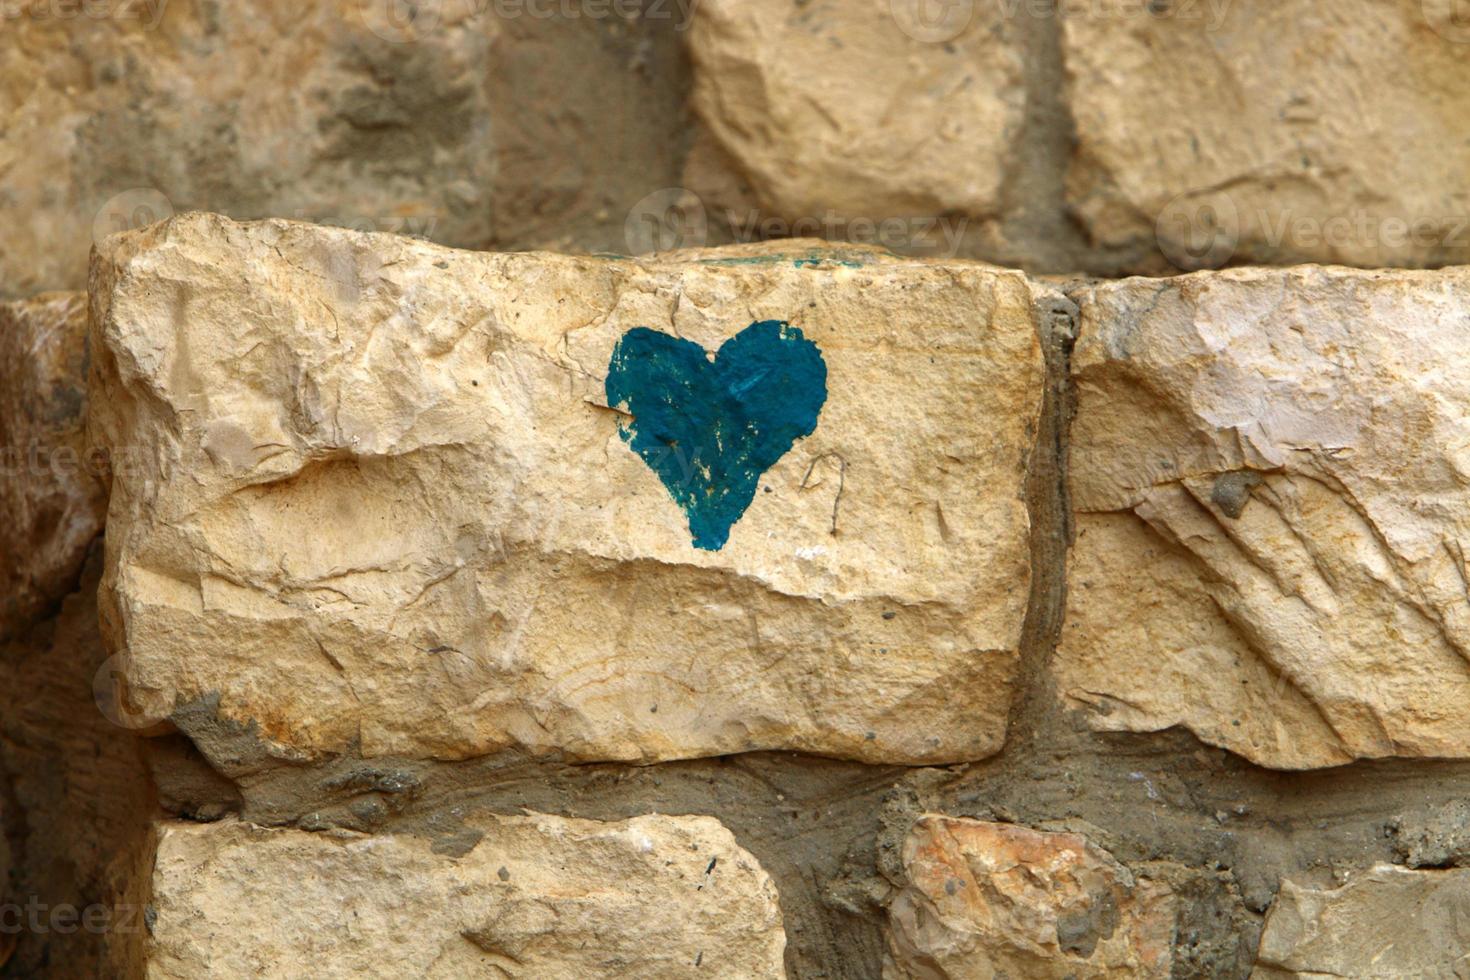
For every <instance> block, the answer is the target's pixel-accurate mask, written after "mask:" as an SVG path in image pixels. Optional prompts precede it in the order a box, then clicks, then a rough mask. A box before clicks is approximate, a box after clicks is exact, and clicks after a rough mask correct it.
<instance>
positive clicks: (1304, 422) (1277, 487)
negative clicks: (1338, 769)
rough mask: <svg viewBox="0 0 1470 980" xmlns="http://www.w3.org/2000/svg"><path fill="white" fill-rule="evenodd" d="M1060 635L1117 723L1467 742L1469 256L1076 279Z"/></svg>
mask: <svg viewBox="0 0 1470 980" xmlns="http://www.w3.org/2000/svg"><path fill="white" fill-rule="evenodd" d="M1081 306H1082V315H1081V325H1080V338H1079V340H1078V342H1077V346H1076V350H1075V353H1074V356H1073V361H1072V364H1073V378H1074V380H1075V382H1076V385H1077V415H1076V422H1075V424H1074V425H1073V428H1072V452H1071V492H1072V499H1073V504H1074V506H1075V508H1076V510H1077V512H1078V515H1079V516H1078V522H1077V540H1076V544H1075V547H1074V548H1073V549H1072V552H1071V556H1070V559H1069V570H1068V583H1069V584H1068V610H1067V619H1066V623H1065V625H1064V630H1063V637H1062V643H1061V647H1060V650H1059V651H1058V655H1057V670H1058V673H1059V681H1060V690H1061V694H1062V697H1063V698H1064V699H1065V701H1066V702H1067V703H1068V704H1070V705H1072V706H1074V707H1085V708H1086V709H1088V717H1089V719H1090V722H1091V724H1092V725H1093V726H1095V727H1097V728H1100V729H1104V730H1110V731H1154V730H1158V729H1163V728H1166V727H1169V726H1173V725H1183V726H1186V727H1188V728H1189V729H1190V730H1191V731H1193V732H1194V733H1195V734H1196V735H1198V736H1199V737H1200V738H1201V739H1203V740H1204V741H1206V742H1209V743H1211V744H1213V745H1218V746H1222V747H1224V748H1227V749H1230V750H1231V751H1233V752H1237V753H1239V754H1241V755H1243V756H1245V757H1246V758H1249V759H1251V760H1252V761H1254V762H1257V763H1259V764H1261V765H1266V766H1271V767H1276V768H1284V769H1300V768H1312V767H1318V766H1331V765H1337V764H1341V763H1344V762H1348V761H1351V760H1353V759H1360V758H1379V757H1387V756H1401V757H1464V756H1465V755H1466V754H1467V751H1470V707H1467V706H1470V603H1467V600H1466V595H1467V585H1466V583H1467V580H1470V576H1467V572H1466V567H1465V544H1466V542H1467V541H1470V419H1467V412H1470V360H1467V358H1466V352H1467V349H1470V348H1467V343H1470V341H1467V338H1470V333H1467V330H1466V327H1467V322H1470V321H1467V316H1466V312H1465V311H1466V309H1467V308H1470V273H1467V272H1466V271H1464V270H1454V271H1446V272H1440V273H1422V272H1357V271H1352V270H1347V269H1341V268H1313V267H1308V268H1300V269H1291V270H1274V271H1273V270H1260V269H1254V270H1235V271H1227V272H1221V273H1200V274H1196V275H1191V276H1185V277H1182V278H1178V279H1174V280H1168V281H1149V280H1137V279H1135V280H1125V281H1121V282H1116V283H1108V284H1104V285H1098V286H1096V287H1094V288H1092V289H1090V290H1088V291H1087V292H1086V294H1085V295H1084V296H1083V297H1081Z"/></svg>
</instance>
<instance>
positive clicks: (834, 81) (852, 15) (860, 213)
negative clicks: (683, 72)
mask: <svg viewBox="0 0 1470 980" xmlns="http://www.w3.org/2000/svg"><path fill="white" fill-rule="evenodd" d="M909 6H911V5H906V4H904V3H902V2H898V3H893V4H890V3H889V2H888V0H859V2H846V0H815V2H813V3H808V4H800V5H797V4H791V3H788V2H785V0H704V2H702V3H701V4H700V5H699V8H698V16H696V17H695V18H694V19H693V21H692V23H691V27H690V31H689V51H690V55H691V58H692V60H693V62H694V67H695V86H694V94H693V102H692V105H693V108H694V111H695V113H696V114H697V116H698V117H699V119H700V121H701V122H702V123H703V124H704V125H705V126H706V127H707V128H708V130H709V132H710V133H711V134H712V135H713V137H714V139H715V141H716V142H717V143H718V144H719V145H720V146H721V147H722V148H723V150H724V151H725V154H726V157H725V159H727V160H729V161H731V162H733V163H734V165H735V166H737V167H738V168H739V169H740V171H741V172H742V176H743V177H744V178H745V179H746V180H748V181H749V184H750V186H751V188H752V190H753V192H754V196H755V198H756V202H757V204H758V210H757V212H756V215H755V216H756V217H759V218H779V219H782V220H784V221H787V222H795V221H797V220H798V219H806V220H807V221H808V222H821V221H823V220H824V219H825V218H826V216H828V215H829V214H835V215H836V216H838V217H839V218H842V219H855V218H864V219H868V220H870V221H878V220H881V219H884V218H890V217H908V216H915V215H938V214H958V215H965V216H968V217H970V218H977V219H984V218H987V217H994V216H995V215H996V214H997V212H998V211H999V208H1000V204H1001V187H1002V184H1003V183H1004V181H1005V179H1006V173H1007V162H1008V155H1009V153H1010V148H1011V143H1012V141H1013V140H1014V139H1015V138H1016V136H1017V133H1018V131H1019V129H1020V126H1021V117H1022V113H1023V109H1024V104H1025V90H1024V86H1023V84H1022V69H1021V48H1020V45H1019V43H1018V41H1017V39H1016V33H1015V26H1014V25H1013V24H1012V23H1010V22H1009V21H1008V20H1007V18H1006V17H1005V16H1004V12H1003V10H1002V7H1001V6H1000V5H997V4H975V5H974V6H973V9H972V8H970V7H969V5H965V6H964V8H963V9H962V10H961V11H960V12H961V13H965V14H968V16H966V17H965V18H964V19H963V21H956V22H955V24H954V25H952V26H953V27H954V28H962V29H957V30H954V32H953V36H948V35H950V33H951V32H950V30H949V29H945V24H944V23H943V22H942V20H941V21H936V24H937V25H938V26H939V27H940V29H941V31H942V33H943V34H945V35H946V36H945V37H943V38H942V39H940V40H937V41H934V42H931V41H926V40H923V39H922V37H923V36H926V35H925V34H924V32H923V31H922V29H921V28H922V24H921V23H919V22H916V21H914V20H913V18H912V17H911V16H908V14H910V13H911V11H909ZM954 6H956V7H958V6H960V5H954ZM905 27H907V28H908V29H909V30H905ZM916 35H918V36H916ZM794 233H795V234H803V233H804V234H808V235H810V234H817V233H821V232H820V229H819V228H817V227H813V226H810V225H809V226H806V227H805V229H803V228H797V229H796V230H795V232H794ZM853 233H854V234H855V235H856V234H857V232H856V230H855V229H853ZM935 237H936V238H938V235H937V233H936V235H935ZM884 244H887V245H890V246H892V245H897V244H900V243H898V242H893V241H884ZM951 254H952V253H951Z"/></svg>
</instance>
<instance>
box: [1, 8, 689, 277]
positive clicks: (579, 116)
mask: <svg viewBox="0 0 1470 980" xmlns="http://www.w3.org/2000/svg"><path fill="white" fill-rule="evenodd" d="M11 7H13V8H15V9H14V10H11V9H10V8H7V15H6V17H5V44H6V57H5V59H4V62H3V64H0V118H4V119H5V120H6V129H5V132H4V133H3V134H0V207H3V209H4V211H5V213H6V214H9V215H12V216H13V217H14V220H13V221H11V222H10V223H9V224H8V226H7V233H6V234H5V235H4V236H3V238H0V296H27V295H30V294H32V293H35V292H37V291H39V290H42V289H58V288H80V287H82V286H83V285H85V283H86V271H87V253H88V249H89V248H90V247H91V245H92V244H93V240H94V234H95V235H96V236H97V237H101V236H103V235H106V234H111V233H113V232H116V231H118V230H120V229H122V228H127V227H139V226H140V225H141V224H145V223H148V222H151V221H155V220H159V219H161V218H164V217H167V216H168V214H170V213H173V212H178V211H183V210H186V209H190V208H207V209H210V210H214V211H220V212H225V213H229V214H232V215H235V216H236V217H240V218H256V217H288V218H298V219H304V220H311V221H318V222H321V223H324V224H336V225H341V226H344V227H351V228H357V229H363V230H373V231H384V232H394V233H399V234H412V235H419V236H423V237H425V238H428V239H431V240H434V241H442V242H446V243H449V244H452V245H458V246H471V247H485V246H488V245H490V244H491V243H503V244H507V245H511V246H514V247H527V246H529V245H535V244H543V243H551V242H557V243H560V244H562V245H563V246H569V245H571V244H572V243H575V244H576V245H577V246H578V247H581V248H612V249H621V243H622V239H623V219H624V215H625V213H626V211H627V209H628V207H629V206H630V205H631V204H632V203H633V202H634V201H636V200H637V199H638V198H639V197H641V196H642V195H643V194H644V193H646V192H647V190H648V188H649V186H650V182H653V183H652V186H660V183H658V182H660V181H661V182H662V183H663V184H668V183H673V182H674V181H675V180H676V177H677V174H678V148H679V140H678V138H677V130H678V126H679V124H680V121H681V119H682V113H683V109H682V105H681V103H682V99H683V92H684V90H685V86H684V84H683V83H682V73H683V71H684V69H683V68H682V67H681V66H680V57H681V54H680V46H679V43H678V36H677V33H676V32H675V30H674V28H675V26H676V25H677V24H678V23H680V22H681V19H682V15H680V14H679V13H678V12H677V11H674V10H669V9H667V8H665V10H664V12H663V15H662V17H661V18H653V19H645V20H637V19H634V20H631V21H629V20H624V19H623V18H622V17H617V16H611V15H609V16H604V17H601V18H593V17H577V18H567V17H564V16H561V15H560V14H557V15H556V16H553V17H550V18H548V17H545V16H541V17H536V16H531V15H530V14H529V13H527V12H525V11H524V10H523V9H522V10H521V12H520V14H519V15H518V16H512V17H501V16H498V15H497V11H498V10H501V9H508V8H506V7H505V6H504V5H499V6H493V5H488V4H482V3H450V2H442V3H441V2H429V3H425V4H421V5H419V6H418V7H417V8H416V9H418V11H419V13H420V15H421V16H420V17H419V18H418V20H416V21H414V22H412V23H410V22H408V21H407V20H405V19H404V18H405V16H406V14H407V12H408V10H409V7H408V6H406V5H403V4H398V3H396V2H395V0H333V2H329V3H322V4H305V5H304V4H297V3H287V2H281V0H246V2H241V3H231V4H218V3H213V2H206V0H139V2H136V3H132V2H122V0H118V2H113V3H107V2H103V3H90V2H89V3H87V4H81V3H77V4H71V3H66V2H64V0H63V2H53V0H34V2H32V0H26V2H24V3H15V4H11ZM543 9H544V8H543ZM550 9H552V10H558V11H559V10H561V9H565V8H564V7H562V8H558V7H556V5H550Z"/></svg>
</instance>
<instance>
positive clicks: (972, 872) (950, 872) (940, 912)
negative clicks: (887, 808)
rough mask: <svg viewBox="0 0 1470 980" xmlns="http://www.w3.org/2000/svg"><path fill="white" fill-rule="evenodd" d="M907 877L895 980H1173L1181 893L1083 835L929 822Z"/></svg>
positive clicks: (891, 974) (889, 970)
mask: <svg viewBox="0 0 1470 980" xmlns="http://www.w3.org/2000/svg"><path fill="white" fill-rule="evenodd" d="M903 868H904V872H905V875H906V877H907V879H908V884H907V885H906V887H905V888H904V889H903V890H902V891H901V892H899V894H898V896H897V897H896V898H895V899H894V900H893V904H892V906H891V907H890V912H889V939H890V944H889V958H888V960H887V961H886V962H885V964H884V972H883V975H884V977H885V978H889V980H934V978H955V980H960V978H975V980H980V978H989V977H1000V976H1011V977H1035V978H1043V977H1051V978H1056V980H1062V978H1065V977H1072V978H1077V980H1081V978H1084V977H1113V976H1128V977H1139V978H1143V977H1156V978H1163V977H1168V976H1169V975H1170V952H1171V950H1170V945H1171V941H1172V939H1173V934H1174V897H1173V895H1172V893H1171V892H1170V890H1169V889H1168V888H1167V887H1166V886H1164V885H1162V884H1156V883H1154V882H1151V881H1147V880H1143V879H1137V878H1135V877H1134V876H1133V874H1132V873H1131V872H1129V871H1128V869H1126V868H1124V867H1123V866H1122V865H1121V864H1119V863H1118V862H1117V861H1115V860H1114V859H1113V858H1112V856H1111V855H1109V854H1108V853H1107V852H1105V851H1103V850H1101V849H1099V848H1097V847H1095V846H1093V845H1092V844H1090V843H1088V841H1087V840H1086V839H1085V838H1083V837H1082V836H1080V835H1078V834H1068V833H1046V832H1042V831H1037V830H1031V829H1029V828H1026V827H1018V826H1015V825H1013V824H1002V823H987V822H985V821H980V820H969V819H965V818H956V817H944V816H939V815H935V814H928V815H925V816H924V817H921V818H920V819H919V820H918V821H917V822H916V823H915V824H914V828H913V830H912V831H911V832H910V834H909V836H908V838H907V839H906V840H905V841H904V844H903Z"/></svg>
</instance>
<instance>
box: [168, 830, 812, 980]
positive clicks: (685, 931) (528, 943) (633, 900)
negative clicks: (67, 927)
mask: <svg viewBox="0 0 1470 980" xmlns="http://www.w3.org/2000/svg"><path fill="white" fill-rule="evenodd" d="M477 827H478V830H479V832H480V833H481V834H482V835H483V836H480V837H479V839H478V841H477V842H476V843H475V844H473V846H471V847H470V848H469V849H468V850H467V851H465V852H464V853H463V854H459V855H450V854H444V853H435V851H434V850H433V849H431V846H430V844H429V842H428V841H425V840H421V839H415V838H412V837H401V836H385V837H356V836H352V837H338V838H334V837H331V836H328V835H325V834H310V833H304V832H301V831H293V830H264V829H259V828H253V827H250V826H249V825H247V824H239V823H234V822H228V823H217V824H212V825H191V824H170V825H167V826H165V827H163V828H162V830H161V833H160V835H159V843H158V855H157V861H156V864H155V867H154V871H153V882H152V907H153V909H154V911H155V913H156V919H155V921H154V923H153V926H152V929H151V937H152V938H151V940H150V942H149V945H148V950H147V964H146V976H148V977H149V978H160V980H161V978H175V977H177V978H180V980H182V978H189V980H193V978H198V977H241V976H252V977H296V976H300V975H301V969H302V965H303V964H304V963H310V964H311V972H312V976H315V977H322V978H336V977H343V978H346V977H378V976H395V977H396V976H415V977H456V978H457V977H482V976H483V977H499V976H534V977H548V978H557V977H565V978H583V977H650V978H673V977H728V978H732V980H733V978H745V977H751V978H755V977H771V978H775V977H782V976H784V975H785V971H784V970H783V968H782V951H783V949H784V948H785V945H786V937H785V933H784V931H783V930H782V926H781V911H780V908H779V906H778V904H777V898H776V890H775V888H774V887H773V886H772V884H771V881H770V878H769V877H767V875H766V873H765V872H764V871H763V870H762V869H761V867H760V865H759V864H758V863H757V862H756V860H755V858H753V857H751V856H750V854H748V853H747V852H745V851H744V850H742V849H741V848H740V847H739V845H737V844H736V843H735V839H734V838H733V837H731V836H730V832H729V831H728V830H726V829H725V828H724V827H723V826H721V825H720V823H719V821H717V820H713V819H711V818H708V817H665V816H656V815H655V816H646V817H638V818H635V819H632V820H627V821H623V822H619V823H600V822H595V821H589V820H567V819H564V818H561V817H552V816H545V815H531V816H524V817H486V818H484V819H483V820H481V821H480V822H479V823H478V825H477Z"/></svg>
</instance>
